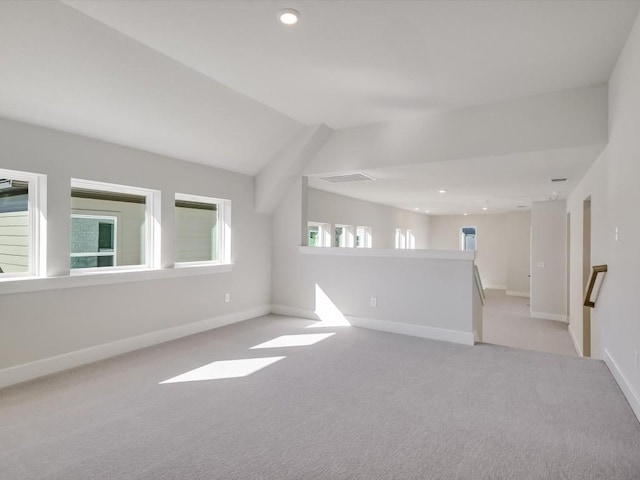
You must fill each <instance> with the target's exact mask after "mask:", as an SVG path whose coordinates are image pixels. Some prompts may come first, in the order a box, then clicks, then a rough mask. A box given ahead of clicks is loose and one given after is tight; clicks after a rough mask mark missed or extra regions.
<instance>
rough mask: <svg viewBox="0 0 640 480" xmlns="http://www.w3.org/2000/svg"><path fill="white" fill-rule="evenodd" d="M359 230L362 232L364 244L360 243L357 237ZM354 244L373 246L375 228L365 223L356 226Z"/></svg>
mask: <svg viewBox="0 0 640 480" xmlns="http://www.w3.org/2000/svg"><path fill="white" fill-rule="evenodd" d="M358 232H362V244H361V245H358V244H357V242H356V239H357V237H358ZM354 245H355V247H356V248H372V246H373V230H372V228H371V227H367V226H364V225H357V226H356V235H355V237H354Z"/></svg>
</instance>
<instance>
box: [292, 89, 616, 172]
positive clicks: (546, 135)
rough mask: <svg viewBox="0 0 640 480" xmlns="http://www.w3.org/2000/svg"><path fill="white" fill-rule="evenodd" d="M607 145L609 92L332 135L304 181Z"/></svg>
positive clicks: (546, 97) (570, 93)
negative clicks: (316, 176) (317, 176)
mask: <svg viewBox="0 0 640 480" xmlns="http://www.w3.org/2000/svg"><path fill="white" fill-rule="evenodd" d="M606 141H607V90H606V85H597V86H590V87H584V88H575V89H570V90H563V91H561V92H552V93H546V94H542V95H536V96H532V97H526V98H518V99H515V100H509V101H505V102H501V103H495V104H491V105H481V106H477V107H470V108H465V109H460V110H452V111H448V112H443V113H438V114H432V115H427V116H423V117H418V118H413V119H410V120H402V121H395V122H383V123H376V124H372V125H365V126H361V127H353V128H347V129H344V130H340V131H336V132H334V134H333V135H332V136H331V137H330V138H329V140H328V141H327V142H326V143H325V144H324V145H323V147H322V149H321V150H320V152H319V153H318V155H317V156H316V157H315V158H314V159H313V161H312V162H311V163H310V164H309V166H308V167H307V168H306V169H305V173H306V174H308V175H314V174H322V173H329V172H344V171H349V170H353V171H355V170H360V169H367V168H374V167H386V166H394V165H409V164H417V163H425V162H439V161H443V160H453V159H462V158H479V157H488V156H493V155H506V154H510V153H520V152H534V151H541V150H553V149H559V148H570V147H577V146H585V145H598V144H604V143H606Z"/></svg>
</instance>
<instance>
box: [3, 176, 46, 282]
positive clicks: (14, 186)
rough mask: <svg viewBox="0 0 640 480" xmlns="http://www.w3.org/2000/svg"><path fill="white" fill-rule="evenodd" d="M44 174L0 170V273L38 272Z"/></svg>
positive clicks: (40, 266)
mask: <svg viewBox="0 0 640 480" xmlns="http://www.w3.org/2000/svg"><path fill="white" fill-rule="evenodd" d="M44 178H45V177H44V175H36V174H30V173H24V172H14V171H10V170H0V277H10V276H24V275H40V274H42V273H43V270H44V261H43V257H44V246H43V242H42V240H43V237H44V235H42V234H41V233H42V232H41V228H40V227H41V225H40V218H41V216H42V215H41V213H44V209H45V207H46V205H45V204H44V203H43V199H42V198H41V195H40V193H39V187H40V185H41V184H44V181H45V180H44Z"/></svg>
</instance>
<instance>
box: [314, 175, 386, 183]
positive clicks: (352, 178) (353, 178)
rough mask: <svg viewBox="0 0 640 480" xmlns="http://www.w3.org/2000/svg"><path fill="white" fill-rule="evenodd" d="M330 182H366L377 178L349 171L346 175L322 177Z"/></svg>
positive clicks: (321, 178)
mask: <svg viewBox="0 0 640 480" xmlns="http://www.w3.org/2000/svg"><path fill="white" fill-rule="evenodd" d="M320 180H324V181H325V182H329V183H346V182H364V181H366V180H375V178H373V177H370V176H369V175H365V174H364V173H349V174H346V175H332V176H330V177H320Z"/></svg>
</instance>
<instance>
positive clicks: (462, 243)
mask: <svg viewBox="0 0 640 480" xmlns="http://www.w3.org/2000/svg"><path fill="white" fill-rule="evenodd" d="M465 228H473V229H474V230H475V232H476V233H475V234H474V237H475V247H476V248H474V249H473V250H467V248H466V247H467V245H466V242H465V238H466V233H464V229H465ZM460 250H461V251H463V252H477V251H478V227H474V226H472V225H467V226H462V227H460Z"/></svg>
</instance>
